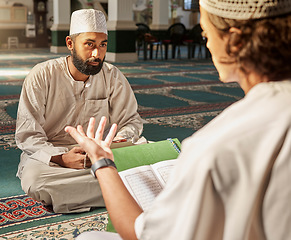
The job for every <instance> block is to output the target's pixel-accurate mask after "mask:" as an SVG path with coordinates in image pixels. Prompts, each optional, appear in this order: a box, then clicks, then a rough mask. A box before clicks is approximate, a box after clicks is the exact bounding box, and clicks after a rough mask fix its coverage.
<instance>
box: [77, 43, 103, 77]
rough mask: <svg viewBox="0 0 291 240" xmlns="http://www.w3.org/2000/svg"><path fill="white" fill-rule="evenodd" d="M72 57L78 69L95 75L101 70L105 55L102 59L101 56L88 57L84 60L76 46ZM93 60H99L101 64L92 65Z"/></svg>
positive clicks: (86, 73)
mask: <svg viewBox="0 0 291 240" xmlns="http://www.w3.org/2000/svg"><path fill="white" fill-rule="evenodd" d="M72 59H73V64H74V65H75V67H76V68H77V69H78V71H79V72H81V73H83V74H85V75H87V76H88V75H95V74H97V73H99V72H100V71H101V69H102V66H103V62H104V59H105V57H104V58H103V59H102V60H101V59H100V58H88V59H86V60H85V61H84V60H83V59H82V58H81V57H80V56H79V54H78V53H77V51H76V49H75V48H74V49H73V52H72ZM91 62H97V63H99V64H98V65H90V64H89V63H91Z"/></svg>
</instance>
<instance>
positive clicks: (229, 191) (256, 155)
mask: <svg viewBox="0 0 291 240" xmlns="http://www.w3.org/2000/svg"><path fill="white" fill-rule="evenodd" d="M290 183H291V80H287V81H282V82H268V83H260V84H258V85H256V86H255V87H253V88H252V89H251V90H250V91H249V93H248V94H247V95H246V96H245V97H244V98H243V99H242V100H240V101H238V102H236V103H235V104H233V105H232V106H230V107H228V108H227V109H226V110H225V111H224V112H222V113H221V114H220V115H219V116H218V117H216V118H215V119H214V120H213V121H211V122H210V123H209V124H207V125H206V126H205V127H204V128H202V129H201V130H199V131H198V132H196V133H195V134H194V135H193V136H191V137H189V138H188V139H186V140H185V141H184V142H183V143H182V152H181V154H180V156H179V159H178V161H177V165H176V167H175V168H174V170H173V174H172V175H171V177H170V179H169V181H168V182H167V185H166V188H165V189H164V190H163V191H162V193H161V194H160V195H159V196H158V197H157V199H156V200H155V202H154V204H153V206H152V208H151V209H150V210H149V211H146V212H144V213H142V214H141V215H140V216H139V217H138V218H137V221H136V233H137V235H138V237H139V239H148V240H155V239H156V240H161V239H167V240H171V239H173V240H177V239H179V240H190V239H191V240H194V239H195V240H196V239H197V240H215V239H224V240H245V239H248V240H254V239H256V240H261V239H270V240H273V239H276V240H287V239H290V238H291V228H290V226H291V208H290V199H291V184H290Z"/></svg>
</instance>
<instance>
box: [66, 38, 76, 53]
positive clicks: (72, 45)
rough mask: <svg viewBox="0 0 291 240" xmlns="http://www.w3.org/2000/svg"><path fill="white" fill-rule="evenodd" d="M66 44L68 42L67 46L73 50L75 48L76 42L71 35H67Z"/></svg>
mask: <svg viewBox="0 0 291 240" xmlns="http://www.w3.org/2000/svg"><path fill="white" fill-rule="evenodd" d="M66 44H67V48H68V49H69V51H70V52H72V51H73V48H74V42H73V40H72V38H71V37H70V36H67V37H66Z"/></svg>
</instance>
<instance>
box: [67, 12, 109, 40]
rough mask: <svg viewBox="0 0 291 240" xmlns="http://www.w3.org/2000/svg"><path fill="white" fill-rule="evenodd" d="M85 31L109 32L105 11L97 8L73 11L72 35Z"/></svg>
mask: <svg viewBox="0 0 291 240" xmlns="http://www.w3.org/2000/svg"><path fill="white" fill-rule="evenodd" d="M84 32H97V33H105V34H108V33H107V26H106V19H105V16H104V14H103V12H101V11H99V10H95V9H81V10H77V11H75V12H73V13H72V17H71V26H70V35H72V34H77V33H84Z"/></svg>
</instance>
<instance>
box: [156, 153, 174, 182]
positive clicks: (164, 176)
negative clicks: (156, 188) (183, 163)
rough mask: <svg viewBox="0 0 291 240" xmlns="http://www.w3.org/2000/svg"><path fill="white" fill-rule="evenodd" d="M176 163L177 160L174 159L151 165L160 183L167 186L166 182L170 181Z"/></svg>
mask: <svg viewBox="0 0 291 240" xmlns="http://www.w3.org/2000/svg"><path fill="white" fill-rule="evenodd" d="M176 161H177V159H172V160H166V161H161V162H157V163H155V164H153V165H151V167H152V168H153V170H154V172H155V174H156V176H157V178H158V179H159V181H160V182H161V183H162V185H163V186H165V184H166V182H167V181H168V178H169V176H170V173H171V171H172V169H173V167H174V166H175V163H176Z"/></svg>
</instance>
